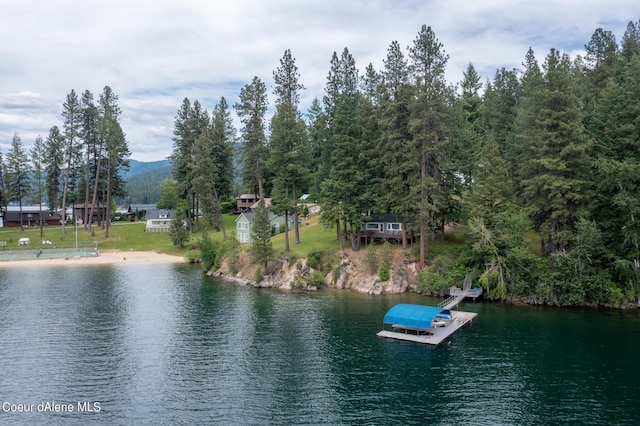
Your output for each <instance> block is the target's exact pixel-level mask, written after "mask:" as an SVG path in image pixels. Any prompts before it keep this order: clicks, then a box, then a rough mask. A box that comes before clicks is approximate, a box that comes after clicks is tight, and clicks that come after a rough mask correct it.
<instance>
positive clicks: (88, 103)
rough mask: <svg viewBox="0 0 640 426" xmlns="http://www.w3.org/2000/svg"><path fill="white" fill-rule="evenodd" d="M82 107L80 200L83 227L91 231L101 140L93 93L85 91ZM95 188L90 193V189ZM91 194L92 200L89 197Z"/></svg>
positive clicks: (100, 156)
mask: <svg viewBox="0 0 640 426" xmlns="http://www.w3.org/2000/svg"><path fill="white" fill-rule="evenodd" d="M80 104H81V107H82V139H83V141H84V152H85V169H84V170H85V172H84V191H83V194H82V196H81V197H80V195H81V194H78V195H79V198H80V199H84V218H83V226H84V229H85V230H91V225H92V222H93V208H94V206H95V204H96V202H97V200H96V197H97V188H98V183H99V182H100V175H99V173H100V161H101V160H102V150H103V145H102V138H101V137H100V133H99V127H98V121H99V112H98V108H97V106H96V105H95V102H94V99H93V93H91V92H90V91H88V90H85V91H84V93H83V94H82V97H81V99H80ZM94 186H95V189H94V190H93V191H92V190H91V188H92V187H94ZM91 194H93V198H92V196H91Z"/></svg>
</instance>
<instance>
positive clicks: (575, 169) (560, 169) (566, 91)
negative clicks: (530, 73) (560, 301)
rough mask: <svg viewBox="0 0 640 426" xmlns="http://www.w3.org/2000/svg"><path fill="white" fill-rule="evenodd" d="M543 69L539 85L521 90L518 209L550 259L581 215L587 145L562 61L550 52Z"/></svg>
mask: <svg viewBox="0 0 640 426" xmlns="http://www.w3.org/2000/svg"><path fill="white" fill-rule="evenodd" d="M544 69H545V72H544V74H543V75H542V79H541V80H540V84H539V85H538V84H533V85H528V84H524V85H523V87H524V90H525V91H524V94H523V102H522V104H521V109H520V111H519V116H518V137H519V140H520V142H521V147H522V149H523V151H522V152H523V161H522V163H521V169H522V203H523V204H524V205H525V206H526V208H527V211H528V212H529V215H530V217H531V218H532V219H533V220H534V221H535V222H536V225H537V229H538V230H539V231H540V232H541V237H542V240H541V244H542V249H543V252H544V253H545V254H551V253H557V252H559V251H564V250H566V249H569V248H570V246H571V243H572V240H573V230H574V226H575V223H576V222H577V219H578V218H579V217H580V215H581V213H584V208H585V207H586V202H587V200H588V198H589V194H588V191H587V179H588V175H587V173H588V164H589V162H588V157H587V155H586V153H587V148H588V145H589V141H588V138H587V135H586V132H585V129H584V127H583V123H582V112H581V110H580V100H579V98H578V97H577V96H576V95H575V92H574V90H573V88H574V84H573V80H572V73H571V62H570V61H569V58H568V56H567V55H560V53H559V52H558V51H556V50H555V49H552V50H551V52H550V53H549V55H548V56H547V58H546V61H545V64H544Z"/></svg>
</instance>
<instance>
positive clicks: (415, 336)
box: [377, 311, 478, 345]
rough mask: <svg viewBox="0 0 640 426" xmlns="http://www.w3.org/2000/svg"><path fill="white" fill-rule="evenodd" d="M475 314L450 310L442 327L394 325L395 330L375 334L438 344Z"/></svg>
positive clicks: (475, 314)
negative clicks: (449, 318) (447, 318)
mask: <svg viewBox="0 0 640 426" xmlns="http://www.w3.org/2000/svg"><path fill="white" fill-rule="evenodd" d="M477 316H478V314H477V313H475V312H462V311H451V321H450V322H449V323H448V324H447V325H445V326H443V327H431V328H428V329H410V328H403V327H394V330H395V331H388V330H382V331H380V332H378V334H377V336H378V337H385V338H388V339H396V340H405V341H408V342H416V343H424V344H427V345H439V344H440V343H442V342H443V341H444V340H445V339H446V338H447V337H449V336H451V335H452V334H453V333H455V332H456V331H458V329H460V328H461V327H462V326H463V325H465V324H467V323H469V322H471V321H472V320H473V319H474V318H475V317H477Z"/></svg>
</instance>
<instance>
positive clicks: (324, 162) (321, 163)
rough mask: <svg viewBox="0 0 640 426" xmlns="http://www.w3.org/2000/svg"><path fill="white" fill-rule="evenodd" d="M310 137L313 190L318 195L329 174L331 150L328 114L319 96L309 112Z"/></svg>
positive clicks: (310, 165) (308, 126)
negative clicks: (329, 148)
mask: <svg viewBox="0 0 640 426" xmlns="http://www.w3.org/2000/svg"><path fill="white" fill-rule="evenodd" d="M307 120H308V124H307V133H308V137H309V171H310V174H311V178H312V184H311V192H312V193H313V194H314V195H316V196H318V195H319V194H320V185H321V183H322V181H324V179H326V178H327V176H328V175H329V165H330V164H331V162H330V160H329V156H330V152H328V149H327V148H328V146H327V145H328V139H329V134H328V128H327V115H326V114H325V113H324V111H323V109H322V104H321V103H320V101H319V100H318V98H314V99H313V101H312V102H311V106H310V107H309V111H308V112H307Z"/></svg>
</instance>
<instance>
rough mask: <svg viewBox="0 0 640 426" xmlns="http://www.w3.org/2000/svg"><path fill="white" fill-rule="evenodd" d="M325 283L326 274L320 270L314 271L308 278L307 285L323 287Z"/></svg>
mask: <svg viewBox="0 0 640 426" xmlns="http://www.w3.org/2000/svg"><path fill="white" fill-rule="evenodd" d="M323 284H324V275H323V274H322V272H320V271H313V272H312V273H311V274H309V277H308V278H307V285H308V286H309V287H315V288H318V287H321V286H322V285H323Z"/></svg>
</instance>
